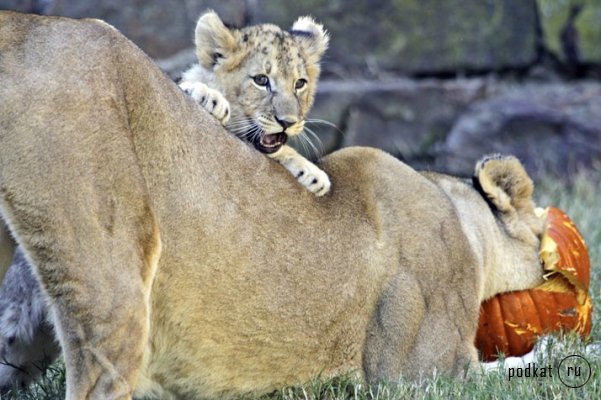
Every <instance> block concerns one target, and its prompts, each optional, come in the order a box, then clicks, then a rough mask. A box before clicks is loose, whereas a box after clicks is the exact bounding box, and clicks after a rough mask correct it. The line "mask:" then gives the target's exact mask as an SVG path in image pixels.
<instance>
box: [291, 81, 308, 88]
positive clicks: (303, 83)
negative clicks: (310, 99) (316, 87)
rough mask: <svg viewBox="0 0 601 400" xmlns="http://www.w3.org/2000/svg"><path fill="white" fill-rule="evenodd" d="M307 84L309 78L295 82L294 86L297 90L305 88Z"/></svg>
mask: <svg viewBox="0 0 601 400" xmlns="http://www.w3.org/2000/svg"><path fill="white" fill-rule="evenodd" d="M306 85H307V80H306V79H299V80H297V81H296V82H295V83H294V88H295V89H296V90H301V89H302V88H304V87H305V86H306Z"/></svg>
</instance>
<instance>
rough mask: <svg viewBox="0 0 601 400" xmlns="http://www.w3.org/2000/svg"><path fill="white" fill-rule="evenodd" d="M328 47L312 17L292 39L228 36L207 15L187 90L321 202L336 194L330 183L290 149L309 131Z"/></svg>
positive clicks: (242, 32)
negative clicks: (293, 138) (321, 63)
mask: <svg viewBox="0 0 601 400" xmlns="http://www.w3.org/2000/svg"><path fill="white" fill-rule="evenodd" d="M328 41H329V37H328V34H327V33H326V32H325V30H324V29H323V26H322V25H320V24H317V23H316V22H314V21H313V19H311V18H310V17H301V18H299V19H298V20H297V21H296V22H295V23H294V24H293V25H292V29H291V30H290V31H284V30H282V29H280V28H279V27H277V26H275V25H271V24H263V25H255V26H250V27H246V28H243V29H229V28H227V27H226V26H225V25H224V24H223V22H222V21H221V19H220V18H219V17H218V16H217V14H215V12H213V11H208V12H206V13H205V14H203V15H201V16H200V18H199V19H198V23H197V25H196V32H195V43H196V54H197V56H198V61H199V63H198V64H197V65H194V66H193V67H192V68H190V69H189V70H188V71H186V72H184V74H183V76H182V82H181V83H180V87H181V88H182V89H183V90H184V91H185V92H186V93H188V94H189V95H190V96H192V98H193V99H194V100H195V101H197V102H198V103H199V104H201V105H202V106H203V107H204V108H206V109H207V110H208V111H209V112H211V113H212V114H213V115H214V116H215V117H216V118H217V119H219V120H220V121H221V123H222V124H223V125H224V126H225V127H226V128H227V129H228V130H229V131H230V132H231V133H233V134H235V135H237V136H238V137H240V138H242V139H244V140H247V141H248V142H249V143H251V144H252V145H253V146H254V147H255V148H256V149H257V150H259V151H260V152H262V153H264V154H265V155H267V156H268V157H271V158H273V159H275V160H277V161H278V162H280V163H281V164H282V165H283V166H284V167H285V168H286V169H287V170H288V171H290V173H291V174H292V175H293V176H294V177H295V178H296V179H297V180H298V181H299V182H300V183H301V184H302V185H303V186H305V187H306V188H307V189H308V190H309V191H311V192H312V193H314V194H315V195H317V196H323V195H324V194H326V193H327V192H328V191H329V190H330V180H329V178H328V176H327V175H326V173H325V172H324V171H322V170H321V169H319V168H318V167H317V166H316V165H315V164H313V163H311V162H310V161H308V160H307V159H305V158H304V157H303V156H301V155H300V154H298V153H297V152H296V151H295V150H294V149H293V148H291V147H290V146H287V145H286V141H287V140H288V137H289V136H295V135H299V134H300V133H302V131H303V128H304V124H305V116H306V115H307V113H308V112H309V110H310V109H311V106H312V105H313V100H314V97H315V90H316V85H317V79H318V77H319V73H320V66H319V61H320V59H321V56H322V55H323V53H324V51H325V50H326V49H327V47H328Z"/></svg>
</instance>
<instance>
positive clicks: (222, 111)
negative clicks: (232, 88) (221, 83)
mask: <svg viewBox="0 0 601 400" xmlns="http://www.w3.org/2000/svg"><path fill="white" fill-rule="evenodd" d="M179 87H180V88H181V89H182V90H183V91H184V92H185V93H186V94H188V95H189V96H190V97H192V98H193V99H194V101H196V102H197V103H198V104H200V105H201V106H203V107H204V108H205V109H206V110H207V111H208V112H210V113H211V114H212V115H213V116H214V117H215V118H217V119H218V120H219V121H220V122H221V124H222V125H225V124H227V122H228V121H229V120H230V103H229V102H228V101H227V100H226V98H225V97H224V96H223V95H222V94H221V92H219V91H218V90H215V89H211V88H209V87H208V86H207V85H205V84H204V83H200V82H182V83H180V85H179Z"/></svg>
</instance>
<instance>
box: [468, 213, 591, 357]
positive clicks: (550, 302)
mask: <svg viewBox="0 0 601 400" xmlns="http://www.w3.org/2000/svg"><path fill="white" fill-rule="evenodd" d="M545 216H546V218H547V228H546V231H545V234H544V235H543V239H542V241H541V248H540V257H541V261H542V262H543V266H544V269H545V271H546V272H547V273H546V275H545V278H546V281H545V282H544V283H543V284H542V285H540V286H538V287H536V288H533V289H529V290H521V291H516V292H508V293H501V294H498V295H496V296H495V297H493V298H491V299H489V300H487V301H485V302H484V303H482V306H481V307H480V324H479V327H478V332H477V333H476V347H477V348H478V350H479V351H480V353H481V358H482V359H483V360H484V361H493V360H495V359H497V358H498V353H500V352H502V353H504V354H505V355H506V356H522V355H524V354H526V353H528V352H529V351H530V350H532V348H533V346H534V342H535V341H536V337H537V336H539V335H541V334H545V333H549V332H559V331H575V332H578V333H579V334H580V335H581V336H582V337H587V336H588V335H589V334H590V331H591V326H592V320H591V315H592V303H591V299H590V297H589V295H588V287H589V281H590V261H589V256H588V251H587V249H586V244H585V243H584V239H583V238H582V235H580V232H578V229H577V228H576V225H574V223H573V222H572V221H571V220H570V219H569V218H568V216H567V215H565V214H564V213H563V212H562V211H561V210H560V209H558V208H554V207H549V208H547V209H546V210H545V212H544V214H543V218H544V217H545Z"/></svg>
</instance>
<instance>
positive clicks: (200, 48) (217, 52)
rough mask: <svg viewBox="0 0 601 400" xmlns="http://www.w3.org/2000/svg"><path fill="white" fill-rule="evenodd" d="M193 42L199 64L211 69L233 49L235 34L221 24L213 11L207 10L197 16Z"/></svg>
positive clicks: (234, 46)
mask: <svg viewBox="0 0 601 400" xmlns="http://www.w3.org/2000/svg"><path fill="white" fill-rule="evenodd" d="M195 44H196V56H197V57H198V61H199V62H200V65H201V66H202V67H203V68H206V69H213V68H214V67H215V66H216V65H217V64H219V62H220V60H221V59H222V58H227V57H228V56H229V55H231V53H232V52H233V51H234V50H235V48H236V35H235V32H234V31H232V30H230V29H228V28H227V27H226V26H225V25H224V24H223V22H222V21H221V19H220V18H219V16H218V15H217V14H216V13H215V11H212V10H209V11H207V12H206V13H204V14H203V15H201V16H200V18H198V22H197V23H196V31H195Z"/></svg>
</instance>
